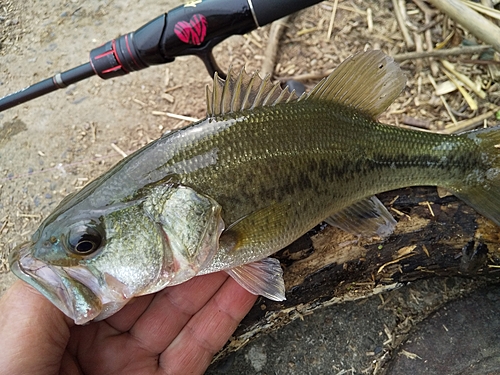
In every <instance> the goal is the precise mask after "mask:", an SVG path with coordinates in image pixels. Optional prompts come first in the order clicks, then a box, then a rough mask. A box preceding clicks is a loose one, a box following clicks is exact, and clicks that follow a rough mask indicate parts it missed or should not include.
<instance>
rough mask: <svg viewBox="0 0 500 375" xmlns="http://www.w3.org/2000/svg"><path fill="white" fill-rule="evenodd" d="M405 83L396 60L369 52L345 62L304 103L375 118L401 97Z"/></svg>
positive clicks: (321, 82) (381, 53)
mask: <svg viewBox="0 0 500 375" xmlns="http://www.w3.org/2000/svg"><path fill="white" fill-rule="evenodd" d="M405 83H406V79H405V76H404V74H403V72H402V71H401V69H400V68H399V65H398V64H396V62H394V59H393V58H392V57H390V56H387V55H385V54H384V53H383V52H381V51H373V50H371V51H366V52H361V53H358V54H355V55H353V56H350V57H349V58H347V59H346V60H344V61H343V62H342V63H341V64H340V65H339V66H338V67H337V69H335V70H334V71H333V73H332V74H330V75H329V76H328V77H326V78H324V79H323V80H321V81H320V82H319V83H318V84H317V85H316V87H314V89H313V90H312V91H311V92H310V94H309V95H307V97H304V98H303V99H304V100H328V101H333V102H336V103H339V104H343V105H346V106H348V107H351V108H354V109H357V110H359V111H362V112H364V113H366V114H367V115H369V116H371V117H373V118H376V117H378V116H379V115H380V114H381V113H382V112H384V111H385V110H386V109H387V107H389V105H390V104H391V103H392V102H393V101H394V100H395V99H396V98H397V97H398V95H399V94H400V93H401V91H402V90H403V88H404V87H405Z"/></svg>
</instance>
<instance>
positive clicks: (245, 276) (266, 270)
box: [226, 258, 286, 301]
mask: <svg viewBox="0 0 500 375" xmlns="http://www.w3.org/2000/svg"><path fill="white" fill-rule="evenodd" d="M226 272H227V273H228V274H229V276H231V277H232V278H233V279H234V280H236V282H237V283H238V284H240V285H241V286H242V287H243V288H245V289H246V290H248V291H249V292H250V293H252V294H255V295H261V296H264V297H266V298H269V299H270V300H273V301H283V300H285V299H286V298H285V282H284V281H283V270H282V269H281V266H280V262H279V261H278V260H277V259H274V258H264V259H262V260H259V261H257V262H252V263H248V264H243V265H241V266H238V267H235V268H231V269H228V270H226Z"/></svg>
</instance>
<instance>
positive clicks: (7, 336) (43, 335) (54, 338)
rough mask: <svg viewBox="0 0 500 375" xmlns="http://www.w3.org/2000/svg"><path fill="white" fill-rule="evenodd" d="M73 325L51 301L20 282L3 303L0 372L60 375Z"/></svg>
mask: <svg viewBox="0 0 500 375" xmlns="http://www.w3.org/2000/svg"><path fill="white" fill-rule="evenodd" d="M69 325H71V322H70V320H69V319H67V318H66V317H65V316H64V314H63V313H62V312H61V311H59V310H58V309H57V308H56V307H55V306H54V305H53V304H52V303H51V302H50V301H49V300H47V298H45V297H44V296H42V295H41V294H40V293H38V292H37V291H36V290H34V289H33V288H31V287H30V286H29V285H28V284H26V283H24V282H22V281H17V282H16V283H14V285H13V286H12V287H11V288H10V289H9V290H7V292H6V293H5V295H4V296H3V298H2V299H1V301H0V338H1V339H0V341H1V342H2V345H1V346H2V350H1V353H0V369H1V371H2V372H5V373H6V374H21V373H24V374H41V373H44V374H49V373H54V374H55V373H57V372H58V371H59V367H60V365H61V363H60V362H61V359H62V357H63V353H64V351H65V348H66V345H67V343H68V340H69V336H70V335H69Z"/></svg>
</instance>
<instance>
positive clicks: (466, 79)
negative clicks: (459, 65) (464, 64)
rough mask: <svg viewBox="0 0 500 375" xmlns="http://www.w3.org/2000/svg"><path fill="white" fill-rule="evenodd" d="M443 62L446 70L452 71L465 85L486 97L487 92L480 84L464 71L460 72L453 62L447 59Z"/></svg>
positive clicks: (483, 97) (480, 95)
mask: <svg viewBox="0 0 500 375" xmlns="http://www.w3.org/2000/svg"><path fill="white" fill-rule="evenodd" d="M441 64H443V66H444V67H445V69H446V70H448V71H449V72H450V73H452V74H453V75H454V76H455V77H457V79H459V80H460V81H461V82H462V83H463V84H464V85H465V86H467V87H468V88H470V89H471V90H472V91H474V92H475V93H476V95H477V96H479V97H480V98H481V99H485V98H486V93H485V92H484V91H483V90H481V88H480V87H478V85H476V84H475V83H474V82H472V81H471V80H470V79H469V77H467V76H465V75H463V74H462V73H460V72H458V71H457V70H456V69H455V67H454V66H453V64H451V63H450V62H449V61H447V60H441Z"/></svg>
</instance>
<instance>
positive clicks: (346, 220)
mask: <svg viewBox="0 0 500 375" xmlns="http://www.w3.org/2000/svg"><path fill="white" fill-rule="evenodd" d="M325 221H326V222H327V223H328V224H330V225H332V226H334V227H337V228H340V229H343V230H345V231H346V232H349V233H352V234H354V235H360V236H363V237H370V236H373V235H376V236H379V237H382V238H384V237H387V236H389V235H390V234H391V233H392V232H393V231H394V227H395V226H396V220H394V218H393V217H392V215H391V214H390V213H389V211H387V208H386V207H385V206H384V205H383V204H382V202H380V200H379V199H378V198H377V197H376V196H373V197H370V198H365V199H362V200H360V201H359V202H356V203H355V204H353V205H351V206H349V207H347V208H345V209H343V210H342V211H339V212H337V213H335V214H334V215H332V216H330V217H328V218H327V219H325Z"/></svg>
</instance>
